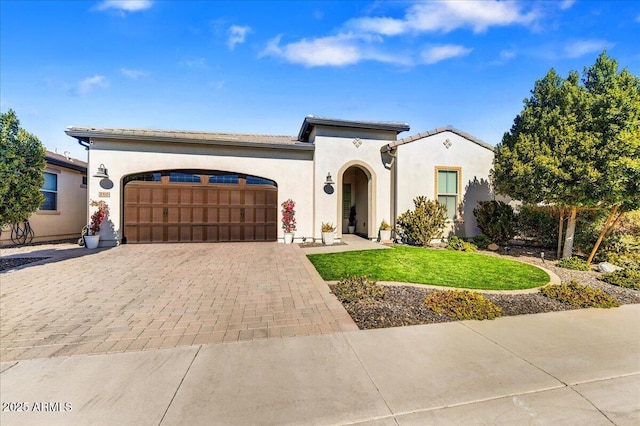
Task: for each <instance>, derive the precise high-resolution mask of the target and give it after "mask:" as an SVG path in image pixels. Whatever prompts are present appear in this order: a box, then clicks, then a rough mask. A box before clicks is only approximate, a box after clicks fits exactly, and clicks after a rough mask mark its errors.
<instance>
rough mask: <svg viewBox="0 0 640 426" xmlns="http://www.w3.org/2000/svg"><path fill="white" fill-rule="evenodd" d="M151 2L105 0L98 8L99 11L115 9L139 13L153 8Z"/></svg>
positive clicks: (144, 0)
mask: <svg viewBox="0 0 640 426" xmlns="http://www.w3.org/2000/svg"><path fill="white" fill-rule="evenodd" d="M152 5H153V2H152V1H151V0H103V1H101V2H100V4H98V5H97V6H96V9H97V10H108V9H115V10H119V11H122V12H137V11H139V10H145V9H149V8H151V6H152Z"/></svg>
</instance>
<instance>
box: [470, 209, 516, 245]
mask: <svg viewBox="0 0 640 426" xmlns="http://www.w3.org/2000/svg"><path fill="white" fill-rule="evenodd" d="M473 215H474V216H475V217H476V220H477V221H478V228H480V230H481V231H482V233H483V234H485V235H486V236H487V237H489V238H490V239H491V241H492V242H494V243H496V244H500V245H505V244H507V243H508V242H509V241H510V240H511V239H512V238H513V237H514V235H515V234H516V227H515V225H516V215H515V213H514V212H513V207H511V206H510V205H509V204H506V203H503V202H502V201H495V200H494V201H480V202H479V203H478V207H476V208H475V209H473Z"/></svg>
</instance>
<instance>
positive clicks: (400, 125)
mask: <svg viewBox="0 0 640 426" xmlns="http://www.w3.org/2000/svg"><path fill="white" fill-rule="evenodd" d="M315 125H323V126H332V127H351V128H356V129H371V130H389V131H394V132H396V134H398V133H401V132H404V131H407V130H409V129H410V126H409V123H405V122H400V121H359V120H342V119H339V118H329V117H318V116H315V115H307V116H306V117H305V118H304V121H303V122H302V126H301V127H300V132H299V133H298V139H300V140H301V141H308V140H309V135H310V134H311V130H312V128H313V126H315Z"/></svg>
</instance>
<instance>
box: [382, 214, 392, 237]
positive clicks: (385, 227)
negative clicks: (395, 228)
mask: <svg viewBox="0 0 640 426" xmlns="http://www.w3.org/2000/svg"><path fill="white" fill-rule="evenodd" d="M389 240H391V225H389V224H388V223H387V221H386V220H384V219H382V222H381V223H380V241H389Z"/></svg>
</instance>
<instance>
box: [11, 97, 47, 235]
mask: <svg viewBox="0 0 640 426" xmlns="http://www.w3.org/2000/svg"><path fill="white" fill-rule="evenodd" d="M0 119H1V126H2V128H1V129H0V130H1V132H2V141H1V143H0V226H4V225H8V224H14V223H19V222H22V221H24V220H25V219H27V218H28V217H29V216H30V215H31V214H32V213H34V212H35V211H36V210H38V208H39V207H40V205H41V204H42V201H43V200H44V197H43V195H42V193H41V192H40V189H41V188H42V185H43V183H44V175H43V171H44V168H45V166H46V163H45V149H44V147H43V146H42V144H41V143H40V141H39V140H38V138H37V137H35V136H34V135H32V134H31V133H29V132H27V131H26V130H24V129H23V128H21V127H20V121H18V117H17V116H16V113H15V112H14V111H13V110H11V109H10V110H9V111H7V112H6V113H2V114H0Z"/></svg>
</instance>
